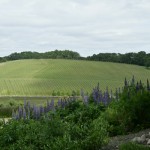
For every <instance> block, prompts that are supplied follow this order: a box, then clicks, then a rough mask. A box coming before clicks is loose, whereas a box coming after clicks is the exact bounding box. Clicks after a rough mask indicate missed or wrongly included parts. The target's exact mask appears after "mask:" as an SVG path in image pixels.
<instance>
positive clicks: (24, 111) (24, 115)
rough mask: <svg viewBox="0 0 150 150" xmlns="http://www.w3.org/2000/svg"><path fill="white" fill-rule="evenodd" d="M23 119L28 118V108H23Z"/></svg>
mask: <svg viewBox="0 0 150 150" xmlns="http://www.w3.org/2000/svg"><path fill="white" fill-rule="evenodd" d="M22 115H23V119H24V120H25V119H26V110H25V109H23V114H22Z"/></svg>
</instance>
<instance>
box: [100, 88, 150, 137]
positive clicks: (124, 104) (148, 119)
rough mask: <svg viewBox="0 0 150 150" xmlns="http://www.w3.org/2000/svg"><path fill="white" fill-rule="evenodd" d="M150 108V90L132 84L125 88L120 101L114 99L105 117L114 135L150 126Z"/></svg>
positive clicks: (111, 133) (104, 114)
mask: <svg viewBox="0 0 150 150" xmlns="http://www.w3.org/2000/svg"><path fill="white" fill-rule="evenodd" d="M149 110H150V92H149V91H147V89H146V88H144V87H141V89H138V90H137V88H136V86H134V85H132V86H128V87H125V88H124V91H123V93H122V94H121V95H120V99H119V101H115V100H113V102H112V103H111V104H110V105H109V107H108V108H107V109H106V111H105V112H104V113H103V117H104V118H105V119H106V120H107V121H108V122H109V124H110V128H109V132H110V135H111V136H113V135H118V134H126V133H128V132H132V131H136V130H139V129H143V128H148V127H150V113H149Z"/></svg>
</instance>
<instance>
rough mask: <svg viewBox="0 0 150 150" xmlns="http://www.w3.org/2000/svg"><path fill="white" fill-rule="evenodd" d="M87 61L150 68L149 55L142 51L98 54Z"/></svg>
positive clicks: (89, 57)
mask: <svg viewBox="0 0 150 150" xmlns="http://www.w3.org/2000/svg"><path fill="white" fill-rule="evenodd" d="M86 59H87V60H93V61H105V62H116V63H126V64H135V65H139V66H146V67H150V53H148V54H146V52H144V51H140V52H138V53H133V52H131V53H126V54H120V53H99V54H97V55H96V54H94V55H93V56H88V57H87V58H86Z"/></svg>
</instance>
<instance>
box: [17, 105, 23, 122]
mask: <svg viewBox="0 0 150 150" xmlns="http://www.w3.org/2000/svg"><path fill="white" fill-rule="evenodd" d="M22 114H23V110H22V108H21V107H19V109H18V115H19V119H21V118H22Z"/></svg>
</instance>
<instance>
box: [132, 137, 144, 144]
mask: <svg viewBox="0 0 150 150" xmlns="http://www.w3.org/2000/svg"><path fill="white" fill-rule="evenodd" d="M132 142H137V143H141V142H142V140H141V138H140V137H135V138H133V139H132Z"/></svg>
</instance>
